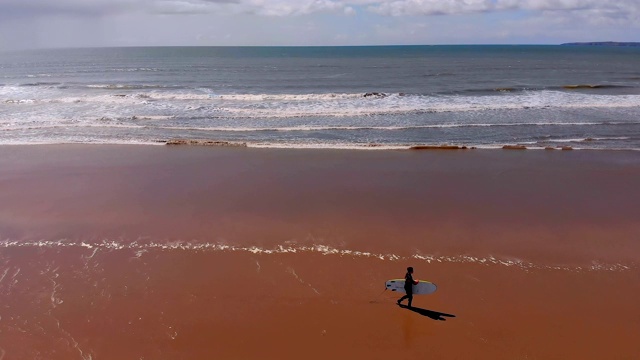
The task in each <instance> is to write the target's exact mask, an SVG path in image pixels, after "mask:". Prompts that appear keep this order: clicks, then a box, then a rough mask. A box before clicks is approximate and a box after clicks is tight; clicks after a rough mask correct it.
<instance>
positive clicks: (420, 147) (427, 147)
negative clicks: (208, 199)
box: [0, 138, 640, 152]
mask: <svg viewBox="0 0 640 360" xmlns="http://www.w3.org/2000/svg"><path fill="white" fill-rule="evenodd" d="M590 141H593V140H591V139H590V138H586V139H583V140H576V141H562V142H561V143H565V144H566V143H571V145H556V146H547V145H544V146H534V145H531V144H518V143H516V144H505V145H478V144H475V145H456V144H405V145H398V144H389V145H387V144H381V143H368V144H285V143H283V144H276V143H273V144H264V143H257V142H256V143H250V142H240V141H227V140H210V139H170V140H154V141H149V142H113V143H98V142H95V143H74V142H68V143H67V142H52V143H15V144H14V143H7V144H0V147H20V146H36V147H37V146H170V147H185V146H191V147H213V148H215V147H240V148H250V149H272V150H337V151H341V150H342V151H354V150H355V151H434V150H480V151H486V150H534V151H539V150H545V151H554V150H558V151H572V150H576V151H594V152H637V151H640V148H637V149H636V148H587V147H584V148H583V147H576V146H575V145H573V144H574V143H580V142H590Z"/></svg>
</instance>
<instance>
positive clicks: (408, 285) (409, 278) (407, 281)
mask: <svg viewBox="0 0 640 360" xmlns="http://www.w3.org/2000/svg"><path fill="white" fill-rule="evenodd" d="M417 284H418V281H417V280H413V268H412V267H411V266H409V267H408V268H407V274H406V275H405V276H404V291H405V292H406V293H407V295H405V296H403V297H401V298H400V299H398V305H400V303H401V302H402V300H404V299H409V307H411V301H413V285H417Z"/></svg>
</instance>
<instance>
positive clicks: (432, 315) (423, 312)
mask: <svg viewBox="0 0 640 360" xmlns="http://www.w3.org/2000/svg"><path fill="white" fill-rule="evenodd" d="M398 306H400V307H401V308H403V309H407V310H410V311H413V312H414V313H418V314H420V315H422V316H426V317H428V318H431V319H433V320H440V321H446V320H447V319H445V317H456V316H455V315H451V314H446V313H441V312H437V311H431V310H427V309H422V308H419V307H415V306H412V307H408V306H407V305H401V304H400V305H398Z"/></svg>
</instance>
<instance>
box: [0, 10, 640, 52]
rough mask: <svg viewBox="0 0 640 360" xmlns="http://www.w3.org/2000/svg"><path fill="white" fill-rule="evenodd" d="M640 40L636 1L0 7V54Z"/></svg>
mask: <svg viewBox="0 0 640 360" xmlns="http://www.w3.org/2000/svg"><path fill="white" fill-rule="evenodd" d="M608 40H611V41H640V0H0V51H1V50H16V49H32V48H56V47H103V46H253V45H267V46H279V45H284V46H299V45H310V46H316V45H404V44H425V45H437V44H559V43H563V42H574V41H608Z"/></svg>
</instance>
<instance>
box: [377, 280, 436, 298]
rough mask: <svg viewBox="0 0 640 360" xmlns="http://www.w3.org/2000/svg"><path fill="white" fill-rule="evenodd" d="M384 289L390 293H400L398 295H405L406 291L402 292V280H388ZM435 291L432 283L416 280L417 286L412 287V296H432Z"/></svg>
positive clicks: (434, 285)
mask: <svg viewBox="0 0 640 360" xmlns="http://www.w3.org/2000/svg"><path fill="white" fill-rule="evenodd" d="M385 287H386V288H387V289H388V290H391V291H397V292H400V293H406V291H404V279H393V280H388V281H387V282H386V283H385ZM437 289H438V287H437V286H436V284H434V283H431V282H428V281H425V280H418V284H417V285H413V295H426V294H432V293H434V292H435V291H436V290H437Z"/></svg>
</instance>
